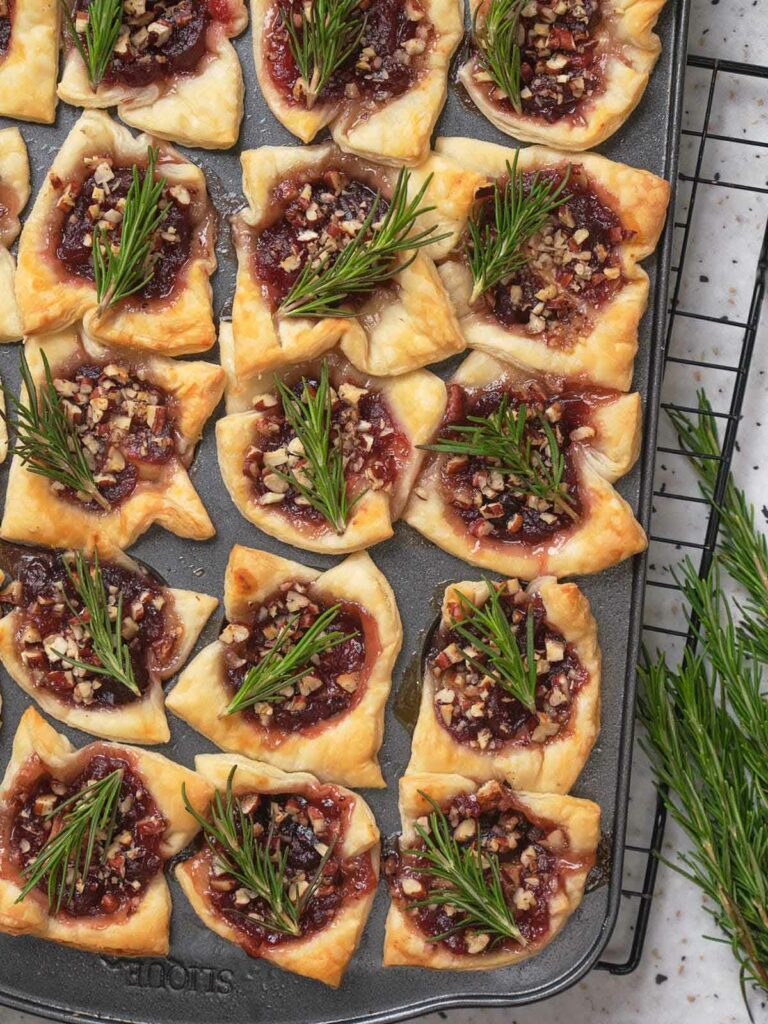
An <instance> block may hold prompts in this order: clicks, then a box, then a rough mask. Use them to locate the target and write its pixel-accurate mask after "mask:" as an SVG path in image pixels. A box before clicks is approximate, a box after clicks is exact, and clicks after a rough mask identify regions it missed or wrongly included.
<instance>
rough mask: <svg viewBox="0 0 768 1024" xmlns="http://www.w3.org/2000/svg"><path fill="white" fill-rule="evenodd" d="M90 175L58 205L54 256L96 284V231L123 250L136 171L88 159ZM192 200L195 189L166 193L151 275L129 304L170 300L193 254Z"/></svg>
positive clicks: (69, 188)
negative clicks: (60, 217) (125, 212)
mask: <svg viewBox="0 0 768 1024" xmlns="http://www.w3.org/2000/svg"><path fill="white" fill-rule="evenodd" d="M86 171H90V173H89V174H88V176H87V177H86V178H85V180H84V181H83V182H82V183H80V182H75V181H71V182H69V183H68V184H67V186H66V188H65V189H64V192H63V193H62V195H61V197H60V199H59V201H58V208H59V210H61V211H62V212H63V213H64V215H65V216H64V220H63V223H62V226H61V231H60V234H59V236H58V241H57V242H56V243H55V253H56V256H57V258H58V259H59V260H60V262H61V263H62V264H63V265H64V267H65V268H66V270H67V271H68V272H69V273H70V274H73V275H74V276H75V277H79V278H85V279H86V280H88V281H93V279H94V271H93V262H92V252H93V245H94V232H95V229H96V228H99V229H100V230H101V232H102V233H104V234H105V235H106V238H107V239H108V241H109V243H110V245H112V246H113V247H114V246H117V247H119V244H120V238H121V235H122V220H123V209H124V207H125V197H126V195H127V194H128V189H129V188H130V185H131V178H132V173H133V171H132V168H131V167H119V166H116V165H113V163H112V160H111V158H110V157H87V158H86ZM191 200H192V196H191V193H190V190H188V189H186V188H184V187H182V186H178V185H177V186H173V187H171V188H168V187H166V189H165V190H164V192H163V196H162V198H161V200H160V204H161V206H162V207H163V208H165V209H167V214H166V216H165V219H164V220H163V222H162V224H161V226H160V228H159V230H158V232H157V233H156V235H155V239H154V248H153V256H152V259H153V261H154V262H153V265H152V271H153V272H152V277H151V279H150V280H149V282H148V283H147V284H145V285H144V287H143V288H142V289H141V290H140V291H138V292H137V293H136V294H135V295H133V296H131V297H130V299H128V300H127V301H128V302H130V303H145V302H149V301H150V300H152V299H165V298H167V297H168V296H169V295H170V294H171V293H172V292H173V290H174V288H175V287H176V285H177V282H178V278H179V274H180V272H181V270H182V268H183V267H184V265H185V263H186V262H187V260H188V259H189V257H190V253H191V250H192V241H193V227H192V219H191V217H190V203H191Z"/></svg>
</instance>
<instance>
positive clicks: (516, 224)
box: [465, 150, 571, 306]
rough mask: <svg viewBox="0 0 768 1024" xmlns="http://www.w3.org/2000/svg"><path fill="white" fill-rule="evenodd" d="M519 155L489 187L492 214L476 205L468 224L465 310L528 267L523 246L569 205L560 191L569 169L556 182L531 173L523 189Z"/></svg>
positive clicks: (479, 204)
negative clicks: (470, 284)
mask: <svg viewBox="0 0 768 1024" xmlns="http://www.w3.org/2000/svg"><path fill="white" fill-rule="evenodd" d="M519 156H520V150H516V151H515V156H514V158H513V160H512V163H511V164H510V163H509V162H507V179H506V181H505V182H504V184H503V185H502V184H500V183H499V182H498V181H496V182H494V185H493V202H492V207H493V209H492V214H491V216H488V211H487V208H486V203H485V202H480V203H478V204H477V207H476V210H475V213H474V214H473V216H471V217H470V218H469V220H468V221H467V230H468V232H469V240H468V242H467V245H466V248H465V252H466V256H467V260H468V263H469V269H470V271H471V272H472V281H473V288H472V294H471V296H470V299H469V304H470V306H472V305H474V304H475V303H476V302H477V300H478V299H479V298H480V296H481V295H483V294H484V293H485V292H487V291H488V289H489V288H493V287H494V285H497V284H499V282H500V281H506V280H507V278H509V277H511V275H512V274H514V273H515V271H517V270H520V268H521V267H524V266H525V264H526V263H527V262H528V256H527V255H526V254H525V253H524V252H523V251H522V247H523V245H524V244H525V243H526V242H527V241H528V239H529V238H531V237H532V236H533V235H535V234H536V232H537V231H540V230H541V228H542V227H543V226H544V225H545V224H546V222H547V220H548V219H549V217H550V216H551V214H552V213H554V211H555V210H556V209H557V208H558V207H560V206H562V205H563V203H565V202H566V201H567V200H568V196H567V194H565V192H564V190H565V186H566V185H567V183H568V181H569V179H570V176H571V165H570V164H569V165H568V167H567V168H566V171H565V174H564V175H563V176H562V178H561V179H560V181H559V182H557V181H555V180H553V179H552V178H548V177H545V176H544V175H542V173H541V172H540V171H536V173H535V174H534V175H533V177H532V179H531V182H530V184H529V185H526V184H525V180H524V176H523V172H522V171H518V169H517V165H518V160H519Z"/></svg>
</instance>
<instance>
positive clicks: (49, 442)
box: [2, 350, 109, 510]
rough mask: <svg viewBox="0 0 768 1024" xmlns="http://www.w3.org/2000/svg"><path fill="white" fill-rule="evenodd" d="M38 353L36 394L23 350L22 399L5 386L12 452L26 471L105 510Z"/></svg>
mask: <svg viewBox="0 0 768 1024" xmlns="http://www.w3.org/2000/svg"><path fill="white" fill-rule="evenodd" d="M40 356H41V358H42V361H43V370H44V380H43V383H42V386H41V388H40V395H39V396H38V393H37V388H36V387H35V382H34V380H33V378H32V373H31V372H30V369H29V364H28V363H27V358H26V356H25V355H24V353H23V352H22V353H21V364H20V373H21V380H22V384H23V385H24V389H25V390H26V393H27V398H26V402H24V401H22V400H21V398H17V397H16V395H14V394H12V393H11V392H10V391H8V390H7V389H5V397H6V399H7V401H8V404H9V405H10V406H11V407H12V408H13V410H14V412H15V414H16V429H17V432H18V437H17V439H16V442H15V443H14V445H13V448H12V454H13V455H18V456H19V458H20V459H21V461H22V462H23V463H24V465H25V466H26V467H27V469H28V470H29V471H30V473H36V474H37V475H38V476H44V477H46V478H47V479H48V480H52V481H55V482H56V483H59V484H62V485H63V486H64V487H69V488H70V489H71V490H73V491H76V492H77V493H79V494H83V495H85V496H86V497H87V498H89V499H90V500H92V501H95V502H97V503H98V504H99V505H101V507H102V508H103V509H105V510H108V509H109V502H108V501H107V499H106V498H105V497H104V495H103V494H102V493H101V491H100V490H99V489H98V487H97V486H96V480H95V479H94V475H93V470H92V469H91V467H90V465H89V464H88V460H87V458H86V455H85V450H84V449H83V446H82V445H81V444H80V439H79V437H78V435H77V431H76V429H75V427H74V424H73V423H72V421H71V420H70V418H69V416H67V413H66V410H65V408H64V405H63V404H62V402H61V399H60V398H59V395H58V393H57V391H56V387H55V385H54V383H53V374H52V373H51V367H50V365H49V363H48V358H47V356H46V354H45V352H43V351H42V350H41V352H40ZM2 415H3V416H4V417H5V415H6V414H5V413H2Z"/></svg>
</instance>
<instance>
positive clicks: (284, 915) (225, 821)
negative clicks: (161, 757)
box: [181, 766, 336, 937]
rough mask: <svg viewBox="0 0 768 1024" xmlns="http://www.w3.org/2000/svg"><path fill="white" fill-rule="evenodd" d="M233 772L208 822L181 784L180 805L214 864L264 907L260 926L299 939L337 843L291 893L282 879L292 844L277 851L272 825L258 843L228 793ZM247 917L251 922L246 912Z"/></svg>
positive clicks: (237, 803) (330, 845)
mask: <svg viewBox="0 0 768 1024" xmlns="http://www.w3.org/2000/svg"><path fill="white" fill-rule="evenodd" d="M236 771H237V767H236V766H235V767H234V768H232V771H231V772H230V773H229V778H228V779H227V791H226V798H223V797H222V794H221V793H220V792H218V791H217V792H216V795H215V796H214V798H213V802H212V804H211V809H210V814H211V820H210V821H209V820H208V819H207V818H204V817H203V816H202V815H201V814H200V813H199V812H198V811H197V810H195V808H194V807H193V806H192V805H191V804H190V802H189V799H188V797H187V791H186V786H185V785H183V784H182V787H181V794H182V798H183V800H184V805H185V807H186V808H187V810H188V811H189V813H190V814H191V815H192V817H193V818H194V819H195V820H196V821H197V823H198V824H199V825H200V827H201V828H202V830H203V834H204V836H205V839H206V842H207V843H208V846H209V847H210V849H211V852H212V854H213V857H214V860H215V861H216V862H218V863H220V864H221V865H222V866H223V867H224V869H225V871H226V872H227V874H229V875H232V877H233V878H235V879H236V880H237V881H238V882H239V883H240V885H242V886H244V887H245V888H246V889H248V890H250V891H251V892H252V893H253V894H254V895H255V896H257V897H258V898H259V899H261V900H263V901H264V903H265V904H266V912H265V914H264V917H263V919H262V920H260V921H258V923H259V924H261V925H262V926H263V927H265V928H267V929H269V930H270V931H274V932H278V933H279V934H281V935H291V936H294V937H295V936H298V935H301V915H302V914H303V912H304V909H305V908H306V906H307V904H308V903H309V901H310V900H311V899H312V897H313V896H314V894H315V892H316V891H317V887H318V885H319V884H320V882H321V880H322V877H323V871H324V869H325V865H326V864H327V863H328V859H329V858H330V856H331V854H332V853H333V849H334V847H335V845H336V839H335V837H334V838H333V839H332V840H331V841H330V842H329V843H328V844H327V849H326V850H325V853H324V854H323V856H322V858H321V860H320V863H319V864H318V866H317V870H316V871H315V873H314V874H313V876H312V878H311V880H310V882H309V886H308V887H307V888H306V889H305V890H304V892H303V893H302V894H301V895H298V893H292V892H291V887H290V885H289V883H288V879H287V878H286V870H287V867H288V854H289V853H290V845H289V844H286V845H285V846H283V849H282V850H280V849H279V842H276V839H277V837H276V836H275V832H274V826H273V824H270V827H269V829H268V831H267V836H266V839H265V841H264V842H258V841H257V839H256V837H255V836H254V832H253V823H252V821H251V819H250V818H249V816H248V815H247V814H246V813H245V811H244V810H243V805H242V803H241V801H240V800H239V799H238V798H237V797H236V796H235V795H234V793H233V791H232V780H233V778H234V775H235V772H236ZM276 847H277V848H276ZM248 916H249V918H250V919H251V920H254V918H253V917H252V916H251V915H250V914H249V915H248Z"/></svg>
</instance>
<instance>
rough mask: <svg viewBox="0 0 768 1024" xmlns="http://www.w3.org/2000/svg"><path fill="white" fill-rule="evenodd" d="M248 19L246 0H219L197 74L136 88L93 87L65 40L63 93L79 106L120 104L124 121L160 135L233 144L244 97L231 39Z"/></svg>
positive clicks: (216, 145) (217, 145)
mask: <svg viewBox="0 0 768 1024" xmlns="http://www.w3.org/2000/svg"><path fill="white" fill-rule="evenodd" d="M247 24H248V12H247V9H246V7H245V4H244V3H243V0H226V2H225V4H221V3H218V2H217V4H216V14H215V16H214V17H213V18H212V20H211V23H210V24H209V26H208V30H207V35H206V50H207V52H206V54H205V56H204V57H203V58H202V60H201V62H200V64H199V66H198V67H197V69H196V70H195V71H194V73H192V74H190V73H188V72H185V73H183V74H176V75H172V76H171V77H170V79H169V80H168V81H167V82H163V83H161V84H159V85H158V84H157V83H152V84H150V85H146V86H141V87H138V88H137V87H135V86H129V85H121V84H119V83H115V84H113V85H105V84H104V83H101V84H100V85H99V87H98V89H96V90H94V89H93V87H92V86H91V83H90V81H89V80H88V73H87V71H86V67H85V64H84V63H83V59H82V57H81V56H80V54H79V53H78V50H77V48H76V47H75V45H74V44H73V43H72V41H71V39H67V40H66V44H65V54H66V56H65V60H64V73H63V75H62V78H61V82H60V84H59V89H58V93H59V97H60V98H61V99H63V100H65V101H66V102H67V103H71V104H72V105H73V106H76V107H86V108H105V107H117V112H118V115H119V116H120V118H121V119H122V120H123V121H125V123H126V124H129V125H131V126H132V127H133V128H139V129H140V130H141V131H143V132H149V133H150V134H152V135H154V136H156V137H157V138H159V139H170V140H171V141H172V142H178V143H180V144H181V145H184V146H199V147H201V148H203V149H229V148H230V146H234V144H235V143H236V142H237V137H238V135H239V133H240V122H241V121H242V119H243V98H244V96H245V84H244V82H243V72H242V69H241V67H240V60H239V58H238V56H237V53H236V52H235V48H234V46H233V45H232V43H231V42H230V38H232V37H234V36H238V35H240V33H241V32H242V31H243V30H244V29H245V27H246V25H247Z"/></svg>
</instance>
